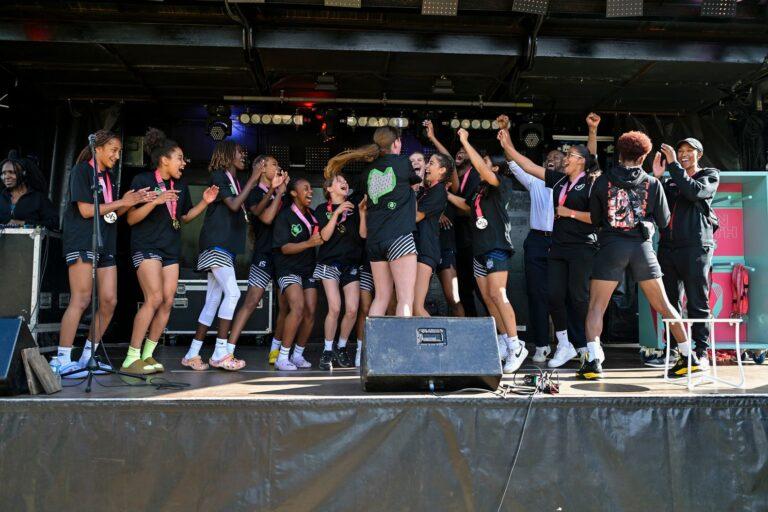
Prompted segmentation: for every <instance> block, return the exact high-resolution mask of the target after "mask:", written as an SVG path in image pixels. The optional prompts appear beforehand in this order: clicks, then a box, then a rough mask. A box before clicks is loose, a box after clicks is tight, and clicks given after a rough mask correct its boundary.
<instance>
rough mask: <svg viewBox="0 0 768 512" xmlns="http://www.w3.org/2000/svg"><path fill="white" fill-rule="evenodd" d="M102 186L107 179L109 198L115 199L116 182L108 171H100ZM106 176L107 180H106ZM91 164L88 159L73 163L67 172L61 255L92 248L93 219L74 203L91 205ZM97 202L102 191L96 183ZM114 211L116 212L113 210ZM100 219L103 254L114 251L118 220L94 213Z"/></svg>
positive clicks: (115, 250)
mask: <svg viewBox="0 0 768 512" xmlns="http://www.w3.org/2000/svg"><path fill="white" fill-rule="evenodd" d="M100 176H103V177H104V183H105V185H106V184H107V182H109V185H110V186H111V189H112V200H113V201H117V183H116V182H115V177H114V176H113V175H112V171H111V170H107V171H106V172H102V173H100ZM107 177H108V179H107ZM92 187H93V167H91V164H89V163H88V162H80V163H79V164H77V165H75V166H74V167H73V168H72V170H71V171H70V174H69V194H68V195H69V199H68V201H67V209H66V211H65V212H64V230H63V233H62V245H63V249H64V254H67V253H69V252H75V251H90V250H91V248H92V241H91V238H92V234H93V219H86V218H84V217H83V216H82V215H80V210H79V209H78V207H77V203H78V202H80V203H88V204H93V191H92V190H91V189H92ZM98 190H99V204H104V191H103V190H102V187H101V186H99V189H98ZM115 214H117V212H115ZM96 217H97V218H98V221H99V227H100V229H101V238H102V249H101V252H102V254H112V255H114V254H115V252H117V223H113V224H110V223H108V222H107V221H105V220H104V216H103V215H97V216H96Z"/></svg>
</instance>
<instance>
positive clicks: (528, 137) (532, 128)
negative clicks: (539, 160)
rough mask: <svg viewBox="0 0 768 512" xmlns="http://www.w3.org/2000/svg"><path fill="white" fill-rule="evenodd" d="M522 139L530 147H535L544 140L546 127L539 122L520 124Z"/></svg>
mask: <svg viewBox="0 0 768 512" xmlns="http://www.w3.org/2000/svg"><path fill="white" fill-rule="evenodd" d="M520 140H522V141H523V144H525V147H527V148H528V149H535V148H537V147H538V146H539V144H541V143H542V142H543V140H544V127H543V126H542V125H540V124H538V123H527V124H524V125H521V126H520Z"/></svg>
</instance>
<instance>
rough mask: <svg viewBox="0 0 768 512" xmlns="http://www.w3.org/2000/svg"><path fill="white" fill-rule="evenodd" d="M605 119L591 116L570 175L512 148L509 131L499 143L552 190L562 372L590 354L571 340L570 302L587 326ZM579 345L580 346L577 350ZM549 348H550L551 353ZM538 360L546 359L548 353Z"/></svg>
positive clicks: (552, 260) (569, 157)
mask: <svg viewBox="0 0 768 512" xmlns="http://www.w3.org/2000/svg"><path fill="white" fill-rule="evenodd" d="M599 122H600V117H599V116H598V115H597V114H594V113H592V114H590V115H589V116H588V117H587V123H588V124H589V128H590V129H589V134H590V135H589V138H588V141H587V146H581V145H577V146H572V147H571V148H570V149H568V152H567V153H566V156H565V159H564V161H563V170H564V172H559V171H555V170H552V169H545V168H544V167H542V166H540V165H536V164H535V163H534V162H532V161H531V160H530V159H528V158H526V157H525V156H524V155H522V154H520V153H519V152H518V151H517V150H516V149H515V147H514V145H513V144H512V141H511V138H510V136H509V132H508V131H507V130H499V135H498V138H499V141H500V143H501V147H502V149H504V153H505V154H506V156H507V158H508V159H510V160H513V161H514V162H515V163H517V164H518V165H519V166H520V167H521V168H522V169H523V170H524V171H525V172H527V173H528V174H530V175H532V176H534V177H536V178H538V179H540V180H542V181H544V183H545V185H546V187H547V188H550V189H552V204H553V205H554V209H555V221H554V225H553V230H552V247H551V248H550V250H549V257H548V260H547V278H548V282H547V290H548V296H549V313H550V315H551V316H552V323H553V324H554V327H555V336H556V337H557V350H556V351H555V355H554V357H552V359H550V360H549V363H548V366H549V367H550V368H558V367H560V366H562V365H564V364H565V363H567V362H568V361H570V360H571V359H573V358H574V357H576V356H577V355H580V356H582V358H583V357H584V356H585V355H586V353H587V340H586V338H581V339H569V337H568V315H567V313H566V312H567V310H568V308H567V307H566V298H568V299H569V300H570V304H571V306H572V310H573V311H574V313H575V315H576V318H572V319H571V320H572V321H574V322H575V323H578V324H583V323H584V322H585V321H586V318H587V309H588V307H589V277H590V274H591V273H592V260H593V258H594V255H595V252H596V251H597V233H596V230H595V227H594V226H593V225H592V219H591V218H590V214H589V196H590V193H591V190H592V186H593V185H594V183H595V180H596V179H597V178H598V176H600V169H599V167H598V164H597V156H596V153H597V125H598V124H599ZM574 345H575V347H574ZM548 350H549V347H546V351H548ZM536 351H537V355H539V354H540V355H541V356H543V357H546V351H545V349H544V348H541V349H540V348H538V347H537V349H536Z"/></svg>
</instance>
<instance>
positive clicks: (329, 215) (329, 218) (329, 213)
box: [325, 212, 333, 220]
mask: <svg viewBox="0 0 768 512" xmlns="http://www.w3.org/2000/svg"><path fill="white" fill-rule="evenodd" d="M325 216H326V217H328V220H331V217H333V213H331V212H325Z"/></svg>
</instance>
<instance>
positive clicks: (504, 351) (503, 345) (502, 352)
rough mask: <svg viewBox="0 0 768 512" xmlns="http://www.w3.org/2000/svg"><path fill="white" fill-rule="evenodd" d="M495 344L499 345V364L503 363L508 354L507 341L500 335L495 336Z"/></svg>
mask: <svg viewBox="0 0 768 512" xmlns="http://www.w3.org/2000/svg"><path fill="white" fill-rule="evenodd" d="M496 346H497V347H499V359H501V364H504V362H505V361H506V360H507V356H508V355H509V349H508V348H507V342H506V341H504V339H503V338H502V337H501V336H496Z"/></svg>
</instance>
